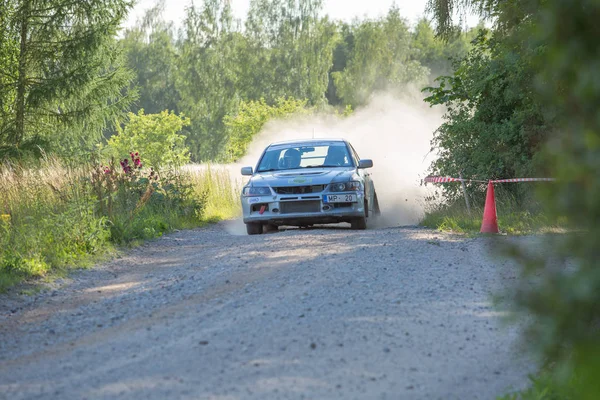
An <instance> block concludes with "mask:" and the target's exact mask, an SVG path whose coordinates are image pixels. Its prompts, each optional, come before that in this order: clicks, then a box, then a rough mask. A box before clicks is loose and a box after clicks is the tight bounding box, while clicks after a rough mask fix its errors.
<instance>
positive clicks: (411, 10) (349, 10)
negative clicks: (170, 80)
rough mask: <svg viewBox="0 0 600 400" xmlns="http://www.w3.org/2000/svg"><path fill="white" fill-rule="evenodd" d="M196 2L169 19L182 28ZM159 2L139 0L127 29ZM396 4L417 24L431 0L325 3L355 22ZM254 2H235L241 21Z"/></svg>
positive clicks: (169, 4)
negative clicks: (183, 21) (189, 9)
mask: <svg viewBox="0 0 600 400" xmlns="http://www.w3.org/2000/svg"><path fill="white" fill-rule="evenodd" d="M191 1H192V0H166V2H165V3H166V6H165V16H164V17H165V19H166V20H170V21H173V22H175V25H176V26H178V25H179V23H180V22H181V21H182V20H183V16H184V12H185V7H186V6H187V5H189V4H190V3H191ZM155 3H156V0H138V3H137V5H136V6H135V7H134V9H133V10H132V12H131V13H130V14H129V18H128V21H127V23H126V26H132V25H134V24H135V22H136V20H137V19H139V18H140V17H141V16H142V15H143V14H144V11H145V10H146V9H148V8H150V7H152V6H153V5H154V4H155ZM195 3H196V4H200V3H201V0H195ZM394 3H396V5H397V6H398V8H399V9H400V14H401V15H402V16H403V17H404V18H406V19H408V20H409V22H410V23H412V24H415V23H416V22H417V20H418V19H419V18H420V17H422V16H423V15H424V14H425V5H426V3H427V0H324V7H323V10H324V14H327V15H329V16H330V17H331V18H332V19H336V20H338V19H341V20H344V21H347V22H350V21H352V19H354V18H355V17H358V18H363V17H365V16H366V17H369V18H376V17H379V16H382V15H385V14H386V13H387V11H388V10H389V8H390V7H391V6H392V4H394ZM249 4H250V0H231V7H232V9H233V13H234V15H235V16H236V17H237V18H240V19H243V18H244V17H245V16H246V13H247V12H248V7H249ZM467 25H468V26H475V25H477V19H476V18H474V17H470V18H468V19H467Z"/></svg>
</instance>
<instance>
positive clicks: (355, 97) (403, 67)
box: [332, 6, 429, 107]
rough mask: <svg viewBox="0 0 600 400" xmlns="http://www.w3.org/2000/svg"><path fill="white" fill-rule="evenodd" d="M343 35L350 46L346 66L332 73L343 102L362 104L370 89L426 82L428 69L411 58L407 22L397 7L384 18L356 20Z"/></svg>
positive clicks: (400, 86) (370, 92) (354, 105)
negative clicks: (349, 41)
mask: <svg viewBox="0 0 600 400" xmlns="http://www.w3.org/2000/svg"><path fill="white" fill-rule="evenodd" d="M345 36H346V38H348V36H350V37H351V46H352V47H351V51H350V54H348V55H347V61H346V66H345V68H344V69H343V70H342V71H336V72H333V73H332V79H333V81H334V83H335V88H336V96H337V97H339V98H340V99H341V100H342V102H343V103H344V104H350V105H352V106H353V107H356V106H360V105H364V104H365V103H367V101H368V100H369V96H370V95H371V94H372V93H373V92H376V91H385V90H394V89H399V88H402V87H403V85H406V84H407V83H415V84H422V83H425V81H426V78H427V75H428V74H429V71H428V69H427V68H424V67H423V66H422V65H421V64H420V63H419V62H418V61H417V60H415V59H414V58H413V54H412V49H411V45H410V44H411V35H410V32H409V29H408V24H407V23H406V21H405V20H404V19H402V18H401V17H400V12H399V10H398V8H397V7H395V6H393V7H392V8H391V9H390V11H389V13H388V15H387V16H386V17H385V18H381V19H378V20H374V21H369V20H367V21H362V22H356V23H355V24H354V26H352V28H351V29H350V30H349V32H347V33H346V35H345ZM348 47H350V46H347V47H346V49H348ZM346 51H347V50H346Z"/></svg>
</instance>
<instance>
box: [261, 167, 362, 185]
mask: <svg viewBox="0 0 600 400" xmlns="http://www.w3.org/2000/svg"><path fill="white" fill-rule="evenodd" d="M354 171H355V169H354V167H339V168H310V169H301V170H288V171H270V172H258V173H256V174H254V176H253V177H252V179H250V182H249V184H250V185H268V186H276V187H281V186H305V185H328V184H329V183H331V181H332V180H333V179H334V178H337V179H342V180H343V179H344V178H345V177H347V178H348V179H350V178H351V177H352V176H354Z"/></svg>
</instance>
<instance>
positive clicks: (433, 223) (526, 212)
mask: <svg viewBox="0 0 600 400" xmlns="http://www.w3.org/2000/svg"><path fill="white" fill-rule="evenodd" d="M528 204H529V205H528V206H522V205H519V204H517V202H516V201H514V200H513V199H511V198H510V197H509V198H508V200H507V199H502V200H500V199H499V198H498V195H497V196H496V214H497V216H498V227H499V230H500V232H501V233H507V234H510V235H527V234H532V233H550V232H560V231H562V230H563V228H562V227H563V226H564V222H563V221H560V220H557V219H556V218H552V217H550V216H549V215H548V214H547V213H545V212H544V210H543V209H542V208H541V206H540V205H539V203H534V202H529V203H528ZM482 218H483V207H482V206H475V207H471V212H470V213H469V212H468V211H467V208H466V206H465V203H464V200H462V199H458V200H457V201H455V202H452V203H450V204H438V205H435V206H431V205H430V206H429V207H428V209H427V210H426V212H425V215H424V217H423V219H422V220H421V221H420V225H422V226H424V227H427V228H433V229H438V230H441V231H447V232H456V233H464V234H476V233H479V231H480V229H481V221H482Z"/></svg>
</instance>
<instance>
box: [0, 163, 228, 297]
mask: <svg viewBox="0 0 600 400" xmlns="http://www.w3.org/2000/svg"><path fill="white" fill-rule="evenodd" d="M109 170H110V172H108V173H106V172H105V169H101V168H97V167H94V166H92V165H77V166H66V165H64V164H63V163H61V162H60V161H59V160H55V159H50V160H43V161H41V162H40V163H39V164H37V165H30V166H21V165H16V164H8V163H5V164H3V165H2V166H0V193H2V197H1V198H0V291H5V290H6V289H7V288H9V287H11V286H14V285H16V284H18V283H21V282H24V281H28V280H32V279H33V280H34V281H35V280H39V279H40V278H46V279H51V277H52V276H61V275H64V274H66V273H68V271H69V270H70V269H72V268H85V267H88V266H91V265H93V264H94V263H95V262H97V261H98V260H99V259H101V258H103V257H107V256H110V255H111V254H114V251H115V246H130V245H135V244H137V243H139V242H141V241H143V240H146V239H150V238H155V237H159V236H161V235H163V234H164V233H166V232H169V231H172V230H174V229H186V228H193V227H197V226H200V225H203V224H205V223H207V222H214V221H218V220H220V219H227V218H232V217H234V216H235V215H236V214H237V213H238V207H239V205H238V204H237V201H236V196H235V194H234V190H235V189H234V185H233V183H232V181H231V180H230V178H229V174H228V173H227V171H226V170H221V169H216V170H213V169H210V168H208V169H204V170H202V171H179V170H178V171H170V172H165V173H162V174H159V176H150V171H146V170H141V169H140V170H137V171H134V173H132V174H123V172H122V171H121V170H120V169H119V168H114V166H112V167H110V168H109Z"/></svg>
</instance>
